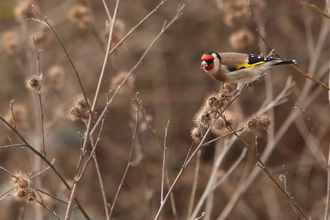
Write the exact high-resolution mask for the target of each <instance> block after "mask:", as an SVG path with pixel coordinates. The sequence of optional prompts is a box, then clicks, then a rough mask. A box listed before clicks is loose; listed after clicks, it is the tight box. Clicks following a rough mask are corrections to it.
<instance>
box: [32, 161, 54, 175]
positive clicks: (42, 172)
mask: <svg viewBox="0 0 330 220" xmlns="http://www.w3.org/2000/svg"><path fill="white" fill-rule="evenodd" d="M54 162H55V159H53V160H52V162H51V164H54ZM49 169H50V167H47V168H46V169H43V170H41V171H40V172H39V173H37V174H34V175H33V176H30V178H31V179H33V178H34V177H36V176H40V175H42V174H44V173H46V172H47V171H48V170H49Z"/></svg>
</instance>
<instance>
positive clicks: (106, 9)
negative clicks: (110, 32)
mask: <svg viewBox="0 0 330 220" xmlns="http://www.w3.org/2000/svg"><path fill="white" fill-rule="evenodd" d="M102 3H103V6H104V9H105V11H106V13H107V15H108V19H109V21H110V22H111V21H112V18H111V14H110V11H109V8H108V5H107V3H106V2H105V0H102Z"/></svg>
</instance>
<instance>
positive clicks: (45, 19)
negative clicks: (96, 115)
mask: <svg viewBox="0 0 330 220" xmlns="http://www.w3.org/2000/svg"><path fill="white" fill-rule="evenodd" d="M33 9H34V11H35V13H36V14H37V15H38V17H40V19H42V20H40V19H36V18H27V20H32V21H37V22H40V23H42V24H44V25H46V26H47V27H49V28H50V29H51V30H52V31H53V33H54V35H55V37H56V39H57V41H58V42H59V43H60V45H61V47H62V49H63V51H64V54H65V56H66V57H67V58H68V60H69V62H70V64H71V66H72V68H73V70H74V72H75V74H76V77H77V80H78V82H79V86H80V89H81V91H82V93H83V96H84V99H85V102H86V103H87V106H88V109H89V111H90V112H92V111H91V107H90V105H89V103H88V100H87V96H86V93H85V90H84V87H83V85H82V82H81V79H80V76H79V73H78V70H77V69H76V67H75V65H74V64H73V62H72V60H71V58H70V56H69V54H68V52H67V51H66V49H65V47H64V45H63V43H62V41H61V39H60V37H59V36H58V35H57V33H56V31H55V29H54V28H53V26H51V24H50V23H49V22H48V20H47V17H45V18H42V16H41V15H40V14H39V13H38V11H37V10H36V9H35V8H34V7H33ZM91 115H92V114H91Z"/></svg>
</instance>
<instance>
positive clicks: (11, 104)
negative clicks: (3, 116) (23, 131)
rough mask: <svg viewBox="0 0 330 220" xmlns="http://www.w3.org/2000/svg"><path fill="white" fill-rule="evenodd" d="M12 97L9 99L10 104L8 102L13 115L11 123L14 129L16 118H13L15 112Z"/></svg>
mask: <svg viewBox="0 0 330 220" xmlns="http://www.w3.org/2000/svg"><path fill="white" fill-rule="evenodd" d="M14 101H15V100H14V99H12V100H11V101H10V104H9V106H10V111H11V115H12V116H13V125H14V128H15V129H16V119H15V113H14Z"/></svg>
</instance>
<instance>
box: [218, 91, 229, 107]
mask: <svg viewBox="0 0 330 220" xmlns="http://www.w3.org/2000/svg"><path fill="white" fill-rule="evenodd" d="M219 100H220V101H221V102H222V103H223V105H225V106H226V105H228V104H229V103H230V101H231V92H229V91H228V90H221V91H220V92H219Z"/></svg>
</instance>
